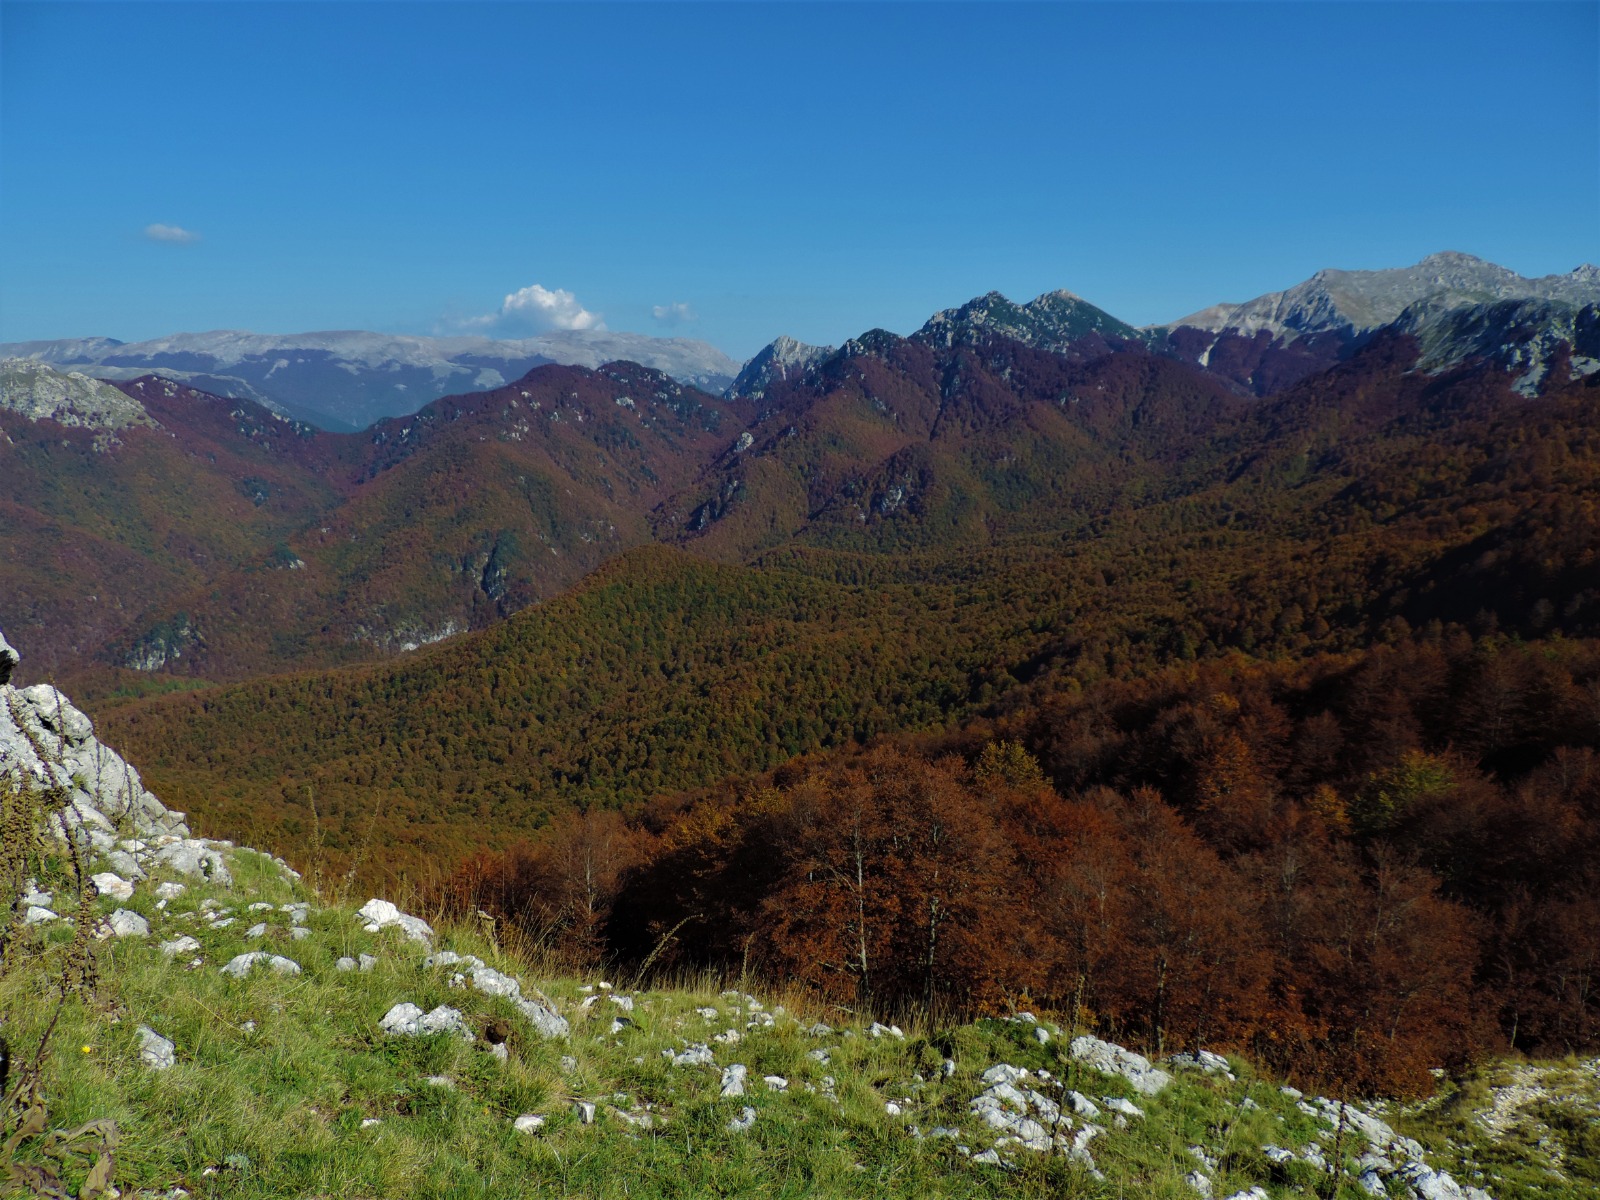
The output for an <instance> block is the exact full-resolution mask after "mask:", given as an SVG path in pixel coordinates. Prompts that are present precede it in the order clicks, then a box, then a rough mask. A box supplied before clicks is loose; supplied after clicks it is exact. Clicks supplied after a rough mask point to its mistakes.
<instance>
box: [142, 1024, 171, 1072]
mask: <svg viewBox="0 0 1600 1200" xmlns="http://www.w3.org/2000/svg"><path fill="white" fill-rule="evenodd" d="M135 1032H137V1033H138V1035H139V1057H140V1058H141V1059H143V1060H144V1062H145V1065H146V1066H148V1067H149V1068H150V1069H151V1070H152V1071H165V1070H166V1069H167V1068H168V1067H170V1066H172V1065H173V1064H174V1063H176V1062H177V1061H178V1048H177V1047H176V1046H174V1045H173V1044H172V1042H171V1041H170V1040H168V1039H167V1038H164V1037H162V1036H161V1035H160V1034H159V1033H157V1032H156V1031H155V1030H154V1029H151V1028H150V1026H148V1025H141V1026H139V1028H138V1029H137V1030H136V1031H135Z"/></svg>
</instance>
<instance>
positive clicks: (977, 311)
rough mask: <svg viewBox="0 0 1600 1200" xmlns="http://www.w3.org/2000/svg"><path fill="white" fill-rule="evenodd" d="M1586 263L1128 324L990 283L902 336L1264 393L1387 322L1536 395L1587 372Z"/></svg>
mask: <svg viewBox="0 0 1600 1200" xmlns="http://www.w3.org/2000/svg"><path fill="white" fill-rule="evenodd" d="M1597 306H1600V268H1597V267H1594V266H1590V265H1587V264H1586V265H1584V266H1581V267H1578V268H1577V269H1576V270H1574V271H1572V272H1571V273H1569V274H1566V275H1547V276H1544V277H1543V278H1540V279H1525V278H1523V277H1522V276H1520V275H1518V274H1516V273H1515V272H1514V271H1508V270H1507V269H1506V268H1504V267H1499V266H1496V265H1495V264H1494V263H1490V262H1485V261H1484V260H1483V259H1480V258H1474V257H1473V256H1472V255H1470V254H1460V253H1456V252H1446V253H1442V254H1433V255H1430V256H1429V257H1427V258H1425V259H1423V260H1422V261H1421V262H1419V263H1417V264H1416V265H1415V266H1413V267H1400V268H1395V269H1393V270H1385V271H1334V270H1327V271H1318V272H1317V273H1316V274H1315V275H1313V276H1312V277H1311V278H1310V279H1308V280H1306V281H1305V282H1303V283H1300V284H1297V285H1296V286H1294V287H1292V288H1288V289H1287V290H1285V291H1281V292H1270V293H1268V294H1267V295H1265V296H1258V297H1256V298H1255V299H1254V300H1250V301H1247V302H1245V303H1243V304H1215V305H1212V306H1211V307H1210V308H1206V309H1202V310H1201V311H1200V312H1197V313H1194V314H1192V315H1190V316H1187V317H1184V318H1182V319H1181V320H1178V321H1174V322H1172V323H1171V324H1168V325H1147V326H1144V327H1142V328H1135V327H1134V326H1133V325H1130V324H1128V323H1127V322H1126V321H1122V320H1119V319H1118V318H1117V317H1115V316H1113V315H1111V314H1110V313H1108V312H1106V311H1105V310H1103V309H1100V308H1097V307H1095V305H1093V304H1091V303H1090V302H1089V301H1087V300H1085V299H1083V298H1082V297H1081V296H1077V295H1074V294H1073V293H1072V292H1069V291H1064V290H1063V291H1054V292H1047V293H1045V294H1044V295H1042V296H1040V297H1038V298H1037V299H1035V300H1031V301H1029V302H1028V303H1026V304H1017V303H1015V302H1014V301H1012V300H1009V299H1007V298H1006V297H1005V296H1003V295H1001V294H1000V293H999V292H990V293H989V294H988V295H985V296H979V297H977V298H976V299H973V300H969V301H968V302H967V303H966V304H963V305H962V306H961V307H959V308H952V309H946V310H945V311H943V312H940V313H936V314H935V315H934V316H933V317H931V318H930V319H929V320H928V322H927V323H926V324H925V325H923V327H922V328H921V329H919V330H918V331H917V332H916V333H914V334H912V335H911V336H912V340H913V341H917V342H921V343H923V344H925V345H930V346H940V347H949V346H953V345H956V344H958V343H960V342H963V341H965V342H971V341H973V340H974V339H977V338H987V337H989V336H992V335H999V336H1002V337H1006V338H1010V339H1011V340H1013V341H1018V342H1021V343H1023V344H1024V345H1027V346H1031V347H1033V348H1034V349H1036V350H1047V351H1049V352H1050V353H1052V354H1066V355H1069V356H1071V357H1073V358H1076V359H1078V360H1080V361H1081V360H1084V359H1087V358H1090V357H1093V356H1095V355H1097V354H1105V353H1109V352H1111V351H1113V350H1116V349H1121V348H1126V347H1128V346H1132V345H1136V344H1137V345H1143V346H1146V347H1148V348H1150V349H1152V350H1154V351H1156V352H1157V353H1160V354H1165V355H1168V356H1170V357H1173V358H1178V359H1182V360H1183V361H1185V362H1190V363H1194V364H1196V365H1197V366H1200V367H1201V368H1203V369H1205V370H1206V371H1207V372H1209V373H1211V374H1213V375H1218V376H1221V377H1222V378H1224V379H1226V380H1228V381H1229V382H1231V383H1232V384H1233V385H1234V386H1235V387H1237V388H1238V389H1239V390H1240V391H1242V392H1245V393H1249V394H1253V395H1257V396H1265V395H1270V394H1272V393H1273V392H1275V391H1278V390H1280V389H1282V388H1284V387H1287V386H1288V385H1289V384H1291V383H1293V382H1295V381H1296V380H1298V379H1303V378H1305V377H1306V376H1307V375H1309V374H1312V373H1313V372H1316V371H1320V370H1325V369H1326V368H1327V367H1329V366H1332V365H1333V364H1334V363H1337V362H1340V361H1342V360H1343V359H1345V358H1346V357H1348V356H1349V354H1350V353H1351V352H1353V351H1354V350H1355V349H1356V348H1357V347H1358V346H1360V345H1361V344H1362V343H1363V342H1365V341H1366V340H1367V339H1368V338H1370V337H1371V336H1372V335H1373V334H1374V333H1376V332H1377V331H1378V330H1379V329H1382V328H1385V327H1388V326H1391V325H1392V326H1395V327H1396V328H1397V329H1402V330H1403V331H1404V332H1406V333H1409V334H1412V335H1415V336H1416V337H1417V338H1418V339H1419V340H1420V341H1421V342H1422V343H1423V345H1424V347H1425V351H1426V353H1425V355H1424V360H1423V365H1424V366H1425V367H1428V368H1439V367H1444V366H1449V365H1451V364H1453V363H1457V362H1461V361H1464V360H1466V359H1468V358H1474V357H1488V358H1491V359H1494V360H1496V361H1497V362H1499V363H1500V364H1501V365H1502V366H1505V367H1507V368H1516V369H1517V374H1518V384H1517V386H1518V389H1519V390H1521V391H1524V392H1528V391H1531V390H1536V389H1537V388H1538V386H1539V385H1540V384H1541V383H1542V382H1543V380H1544V378H1545V374H1546V372H1547V371H1548V370H1549V368H1550V366H1551V364H1552V362H1553V361H1554V357H1555V355H1556V354H1557V353H1558V349H1557V348H1558V346H1560V345H1562V344H1565V345H1567V346H1568V347H1569V349H1570V355H1571V358H1570V364H1569V365H1570V366H1571V367H1572V368H1574V369H1575V370H1577V371H1578V372H1579V373H1586V372H1588V371H1592V370H1596V369H1600V315H1597V313H1596V308H1597ZM834 353H838V352H836V351H834V350H832V349H831V348H829V347H818V346H807V345H805V344H804V343H800V342H796V341H795V340H794V339H792V338H787V337H784V338H779V339H778V340H777V341H775V342H773V343H772V344H771V345H769V346H768V347H766V348H765V349H764V350H762V351H761V353H760V354H757V355H756V356H755V358H753V359H751V360H750V361H749V362H748V363H746V364H745V367H744V369H743V371H741V372H740V375H739V377H738V379H736V380H735V381H734V384H733V391H734V393H735V394H738V395H745V396H753V395H759V394H761V393H762V392H764V391H765V390H766V388H767V387H768V386H770V385H771V383H773V382H774V381H776V380H780V379H784V378H788V377H790V376H793V375H795V374H796V373H802V374H803V373H804V372H805V371H807V370H811V369H814V368H816V367H818V366H819V365H820V364H822V363H823V362H825V361H826V360H827V359H828V357H829V356H830V355H832V354H834Z"/></svg>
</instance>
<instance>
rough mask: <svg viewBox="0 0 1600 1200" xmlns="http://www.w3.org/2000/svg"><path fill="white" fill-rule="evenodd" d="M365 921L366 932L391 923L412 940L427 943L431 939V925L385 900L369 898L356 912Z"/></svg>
mask: <svg viewBox="0 0 1600 1200" xmlns="http://www.w3.org/2000/svg"><path fill="white" fill-rule="evenodd" d="M356 916H358V917H361V918H362V919H363V920H365V921H366V923H367V932H368V933H377V932H378V931H379V930H380V929H387V928H388V927H389V926H391V925H393V926H395V927H397V928H398V929H399V930H400V932H402V933H403V934H405V935H406V937H408V938H410V939H411V940H412V941H414V942H421V943H422V944H423V945H427V944H429V943H431V942H432V941H433V927H432V926H431V925H429V924H428V923H427V922H426V921H424V920H423V919H422V918H421V917H413V916H411V915H410V914H409V913H403V912H401V911H400V910H399V909H398V908H396V907H395V906H394V905H393V904H391V903H389V901H387V900H379V899H376V898H374V899H371V900H368V901H367V902H366V903H365V904H363V905H362V906H361V908H360V909H359V910H357V912H356Z"/></svg>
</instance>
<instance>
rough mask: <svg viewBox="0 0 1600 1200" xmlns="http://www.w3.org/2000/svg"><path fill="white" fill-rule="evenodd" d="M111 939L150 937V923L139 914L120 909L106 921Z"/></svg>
mask: <svg viewBox="0 0 1600 1200" xmlns="http://www.w3.org/2000/svg"><path fill="white" fill-rule="evenodd" d="M106 928H107V929H108V930H109V934H108V936H110V937H149V936H150V922H149V921H146V920H145V919H144V918H143V917H141V916H140V915H139V914H138V913H136V912H133V911H131V910H129V909H126V908H119V909H117V911H116V912H114V913H112V914H111V916H110V917H108V918H107V919H106Z"/></svg>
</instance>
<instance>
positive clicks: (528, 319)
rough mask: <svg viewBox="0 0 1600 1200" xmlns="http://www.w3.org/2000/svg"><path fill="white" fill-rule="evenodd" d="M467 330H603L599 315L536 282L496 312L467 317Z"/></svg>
mask: <svg viewBox="0 0 1600 1200" xmlns="http://www.w3.org/2000/svg"><path fill="white" fill-rule="evenodd" d="M462 324H463V325H465V326H467V327H468V328H471V329H482V330H485V331H487V332H492V333H503V334H516V333H540V332H543V331H545V330H547V329H596V330H598V329H604V328H605V327H606V323H605V321H604V320H602V319H601V316H600V314H599V313H593V312H590V311H589V310H588V309H586V308H584V307H583V305H581V304H579V303H578V298H577V297H576V296H574V295H573V294H572V293H571V292H569V291H566V290H564V289H562V288H556V289H554V290H551V289H549V288H545V287H540V286H539V285H538V284H537V283H535V284H530V285H529V286H528V287H525V288H522V289H521V290H519V291H515V292H512V293H511V294H510V295H509V296H507V297H506V298H505V300H504V302H503V303H502V304H501V305H500V311H499V312H492V313H485V314H484V315H483V316H481V317H469V318H467V319H466V320H465V321H463V322H462Z"/></svg>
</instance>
